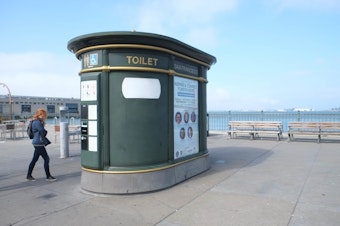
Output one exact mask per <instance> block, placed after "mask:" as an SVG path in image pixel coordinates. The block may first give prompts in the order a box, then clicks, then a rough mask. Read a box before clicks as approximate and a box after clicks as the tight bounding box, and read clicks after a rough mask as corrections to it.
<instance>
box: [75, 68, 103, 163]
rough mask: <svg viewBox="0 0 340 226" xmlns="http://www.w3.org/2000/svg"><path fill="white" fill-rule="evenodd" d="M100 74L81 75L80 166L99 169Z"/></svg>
mask: <svg viewBox="0 0 340 226" xmlns="http://www.w3.org/2000/svg"><path fill="white" fill-rule="evenodd" d="M100 76H101V73H84V74H82V75H81V82H80V86H81V87H80V90H81V94H80V98H81V99H80V100H81V122H80V123H81V124H80V126H81V164H82V166H83V167H86V168H91V169H100V168H101V167H102V164H101V162H100V156H101V155H102V153H101V151H100V147H99V145H98V144H99V142H98V140H99V139H100V133H99V132H98V128H99V126H98V125H99V122H100V118H99V117H98V110H99V109H100V106H99V105H100V101H98V97H99V90H100Z"/></svg>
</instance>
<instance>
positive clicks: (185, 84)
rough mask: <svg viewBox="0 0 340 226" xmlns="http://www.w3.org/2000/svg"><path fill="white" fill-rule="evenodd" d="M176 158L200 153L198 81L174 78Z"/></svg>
mask: <svg viewBox="0 0 340 226" xmlns="http://www.w3.org/2000/svg"><path fill="white" fill-rule="evenodd" d="M173 119H174V158H175V159H178V158H182V157H185V156H188V155H192V154H195V153H198V151H199V147H198V146H199V140H198V139H199V133H198V81H195V80H192V79H187V78H182V77H177V76H175V77H174V116H173Z"/></svg>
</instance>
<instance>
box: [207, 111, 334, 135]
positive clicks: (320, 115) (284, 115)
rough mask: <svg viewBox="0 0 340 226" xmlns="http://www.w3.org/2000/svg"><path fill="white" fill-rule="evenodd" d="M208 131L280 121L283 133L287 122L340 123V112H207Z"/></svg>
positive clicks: (286, 128)
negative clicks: (236, 124)
mask: <svg viewBox="0 0 340 226" xmlns="http://www.w3.org/2000/svg"><path fill="white" fill-rule="evenodd" d="M208 119H209V123H208V125H209V130H215V131H224V130H227V129H228V123H229V121H280V122H282V125H283V132H287V131H288V123H289V122H340V111H288V112H281V111H251V112H250V111H249V112H241V111H225V112H209V118H208Z"/></svg>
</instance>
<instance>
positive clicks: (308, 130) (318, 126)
mask: <svg viewBox="0 0 340 226" xmlns="http://www.w3.org/2000/svg"><path fill="white" fill-rule="evenodd" d="M294 134H299V135H316V136H317V138H318V142H320V141H321V137H322V136H327V135H337V136H340V122H290V123H288V137H289V140H294Z"/></svg>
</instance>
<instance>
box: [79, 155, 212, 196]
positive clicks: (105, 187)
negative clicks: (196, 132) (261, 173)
mask: <svg viewBox="0 0 340 226" xmlns="http://www.w3.org/2000/svg"><path fill="white" fill-rule="evenodd" d="M209 168H210V162H209V155H208V154H205V155H203V156H200V157H197V158H194V159H190V160H188V161H185V162H181V163H177V164H174V165H172V166H170V167H166V168H162V169H159V170H152V171H147V172H137V171H133V172H131V173H130V172H125V173H115V172H110V171H98V170H88V169H86V168H83V169H82V174H81V188H82V189H84V190H85V191H87V192H93V193H100V194H135V193H145V192H152V191H157V190H162V189H165V188H168V187H171V186H173V185H175V184H178V183H180V182H182V181H184V180H187V179H189V178H191V177H193V176H195V175H198V174H200V173H202V172H204V171H206V170H208V169H209Z"/></svg>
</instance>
